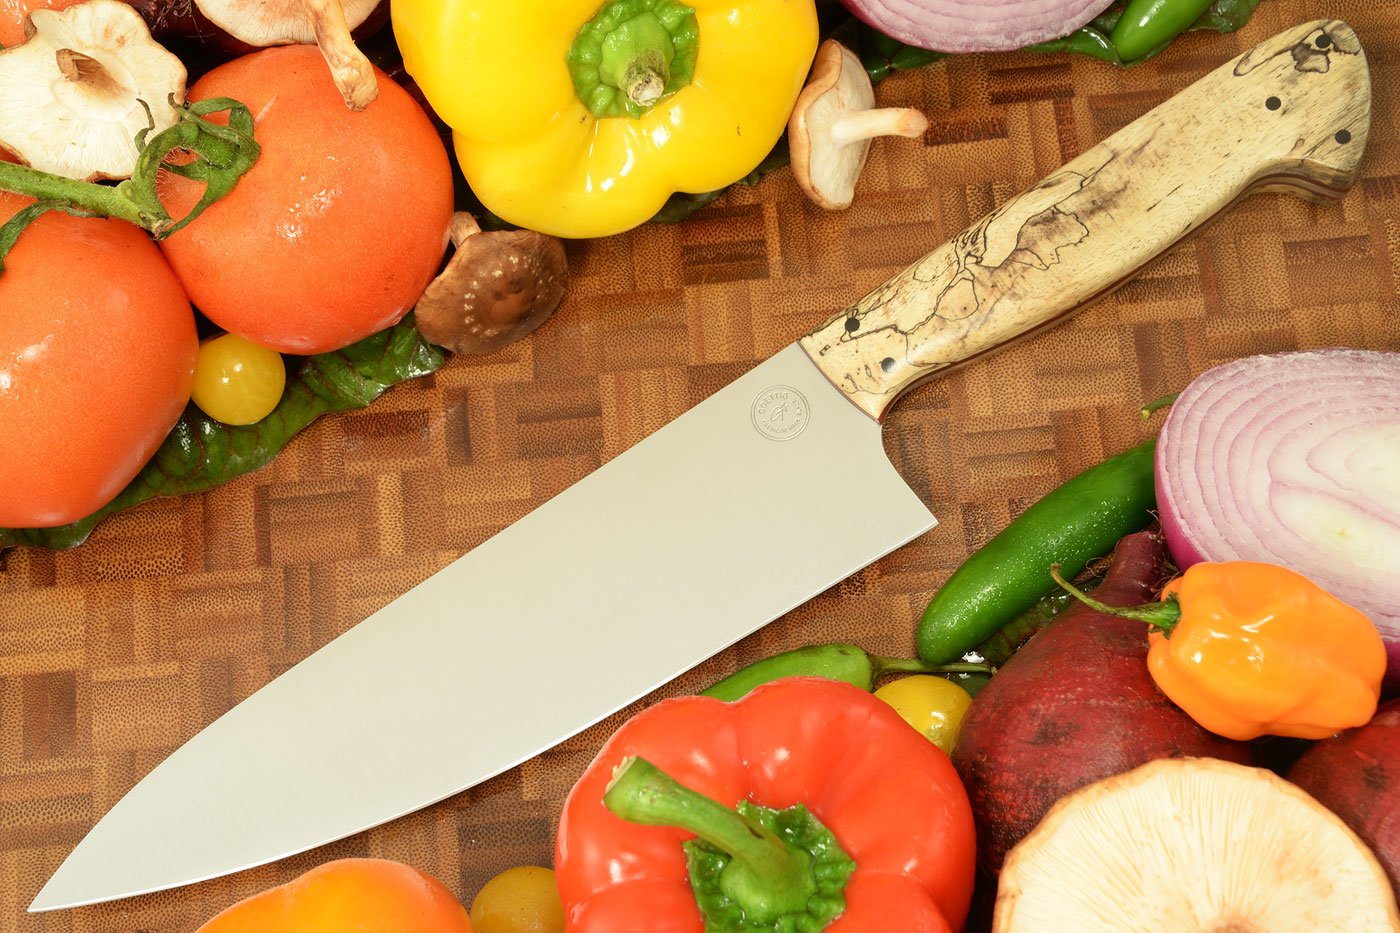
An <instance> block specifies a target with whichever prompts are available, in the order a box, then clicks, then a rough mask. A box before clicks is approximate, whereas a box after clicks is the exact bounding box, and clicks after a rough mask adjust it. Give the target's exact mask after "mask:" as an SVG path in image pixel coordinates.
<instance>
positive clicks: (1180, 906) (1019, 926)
mask: <svg viewBox="0 0 1400 933" xmlns="http://www.w3.org/2000/svg"><path fill="white" fill-rule="evenodd" d="M992 930H993V933H1110V931H1111V933H1122V931H1128V930H1132V931H1152V933H1395V931H1397V930H1400V915H1397V912H1396V903H1395V895H1394V894H1393V893H1392V891H1391V888H1390V882H1389V881H1388V880H1387V878H1386V875H1385V872H1384V871H1383V870H1382V869H1381V866H1380V863H1379V862H1378V861H1376V857H1375V856H1374V855H1373V854H1372V853H1371V851H1370V849H1368V848H1367V847H1366V845H1365V844H1364V843H1363V842H1362V841H1361V840H1360V839H1359V838H1358V837H1357V836H1356V834H1355V833H1353V832H1352V831H1351V830H1350V829H1348V828H1347V827H1346V826H1345V825H1344V824H1343V823H1342V821H1341V820H1340V819H1338V818H1337V817H1336V816H1335V815H1334V814H1333V813H1331V812H1330V811H1329V810H1327V809H1326V808H1325V807H1323V806H1322V805H1321V804H1320V803H1318V802H1317V801H1316V800H1314V799H1313V798H1312V797H1310V796H1308V795H1307V794H1306V793H1304V792H1303V791H1302V790H1301V789H1300V788H1298V787H1296V786H1294V785H1293V784H1290V783H1288V782H1287V781H1285V780H1283V779H1282V778H1280V777H1278V776H1276V775H1274V774H1273V773H1271V772H1269V771H1265V770H1263V769H1260V768H1247V767H1244V766H1243V765H1237V764H1231V763H1228V762H1224V761H1217V760H1215V759H1213V758H1195V759H1190V758H1188V759H1179V758H1178V759H1161V760H1158V761H1152V762H1149V763H1147V764H1145V765H1142V766H1141V767H1139V768H1136V769H1134V770H1132V771H1129V772H1127V773H1126V774H1120V775H1117V776H1115V777H1111V778H1105V779H1104V780H1102V781H1098V782H1097V783H1094V784H1090V785H1088V786H1087V787H1084V788H1081V789H1080V790H1078V791H1075V792H1074V793H1072V794H1070V795H1069V796H1067V797H1064V798H1062V799H1061V800H1060V801H1059V802H1058V803H1056V804H1055V806H1053V807H1052V808H1051V809H1050V812H1048V813H1047V814H1046V815H1045V818H1044V819H1043V820H1041V822H1040V823H1039V824H1038V825H1037V826H1036V828H1035V829H1034V830H1032V831H1031V833H1030V835H1028V836H1026V838H1025V839H1023V840H1021V842H1020V843H1019V844H1018V845H1017V846H1016V848H1014V849H1012V850H1011V854H1010V855H1009V856H1007V859H1006V864H1005V865H1004V867H1003V868H1002V871H1001V876H1000V879H999V886H998V888H997V900H996V911H995V915H994V917H993V921H992Z"/></svg>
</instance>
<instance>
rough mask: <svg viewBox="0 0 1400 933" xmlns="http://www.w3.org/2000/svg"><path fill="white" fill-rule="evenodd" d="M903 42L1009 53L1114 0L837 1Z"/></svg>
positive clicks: (1067, 29)
mask: <svg viewBox="0 0 1400 933" xmlns="http://www.w3.org/2000/svg"><path fill="white" fill-rule="evenodd" d="M841 2H842V3H844V4H845V5H846V8H847V9H849V10H850V11H851V12H852V13H854V14H855V15H856V16H858V17H859V18H860V19H863V20H865V21H866V22H867V23H869V24H870V25H871V26H874V27H875V28H876V29H878V30H880V32H883V33H884V34H885V35H887V36H891V37H892V38H895V39H898V40H899V41H900V42H903V43H904V44H906V45H914V46H918V47H919V48H924V49H937V50H938V51H940V52H1009V51H1011V50H1012V49H1019V48H1023V47H1025V46H1027V45H1034V44H1035V43H1037V42H1045V41H1047V40H1049V39H1058V38H1059V37H1061V36H1067V35H1069V34H1070V33H1072V32H1074V31H1075V30H1076V29H1078V28H1079V27H1080V26H1083V25H1085V24H1086V23H1088V22H1089V20H1091V19H1093V18H1094V17H1095V16H1098V15H1099V14H1100V13H1102V12H1103V11H1104V10H1106V9H1108V8H1109V7H1110V6H1112V5H1113V0H841Z"/></svg>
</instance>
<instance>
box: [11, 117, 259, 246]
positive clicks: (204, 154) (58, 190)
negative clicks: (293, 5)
mask: <svg viewBox="0 0 1400 933" xmlns="http://www.w3.org/2000/svg"><path fill="white" fill-rule="evenodd" d="M172 103H174V102H173V101H172ZM176 109H177V110H178V111H179V114H180V119H179V121H178V122H176V123H175V124H174V125H173V126H170V127H167V128H166V129H164V130H162V131H161V132H159V133H157V134H156V135H155V136H154V137H151V138H150V139H149V140H148V139H147V138H146V137H147V134H148V133H149V132H150V128H147V129H144V130H142V131H141V132H140V133H138V134H137V136H136V145H137V146H138V147H140V152H139V153H138V155H137V158H136V171H135V172H133V173H132V176H131V178H129V179H127V180H126V181H123V182H120V183H119V184H116V185H100V184H96V183H93V182H85V181H76V180H74V179H72V178H64V177H62V176H61V175H52V174H49V173H48V172H41V171H38V170H36V169H32V168H29V167H28V166H25V165H14V164H12V163H9V162H0V190H4V191H13V192H15V193H16V194H25V195H29V196H30V197H33V198H37V199H38V203H36V204H33V205H30V206H29V207H27V208H26V209H24V210H21V211H19V212H17V213H16V214H15V215H14V216H12V217H11V218H10V219H9V220H8V221H6V222H5V223H4V224H0V270H3V269H4V261H5V257H6V256H7V255H8V254H9V251H10V248H11V247H13V246H14V244H15V241H16V240H17V239H18V238H19V235H20V233H21V232H22V231H23V230H24V228H25V227H26V226H28V225H29V224H30V223H32V222H33V221H34V220H35V219H36V218H37V217H39V216H40V215H42V214H43V213H45V212H46V211H50V210H62V211H65V212H67V213H69V214H76V215H80V216H98V217H113V218H116V219H117V220H125V221H127V222H128V223H132V224H135V225H136V226H138V227H141V228H142V229H143V230H146V231H148V232H149V233H150V234H151V235H152V236H154V237H155V238H156V239H158V240H159V239H164V238H165V237H168V236H170V235H171V234H172V233H175V232H176V231H177V230H179V229H180V228H182V227H184V226H185V224H187V223H189V222H190V221H191V220H193V219H194V218H195V217H197V216H199V215H200V214H201V213H202V212H203V211H204V209H205V208H207V207H208V206H209V205H210V204H213V203H214V202H215V201H217V200H218V199H219V198H221V197H223V196H224V195H225V194H228V193H229V192H230V191H232V190H233V188H234V186H235V185H236V184H238V179H240V178H242V177H243V175H244V173H245V172H247V171H248V170H249V169H250V168H252V167H253V163H255V162H256V161H257V159H258V153H259V151H260V148H259V146H258V143H257V140H256V139H254V138H253V117H252V114H251V113H249V111H248V108H247V107H245V106H244V105H243V104H241V103H239V102H238V101H236V100H232V99H230V98H227V97H220V98H214V99H211V100H203V101H197V102H195V103H190V102H188V101H187V102H185V103H184V104H182V105H176ZM224 111H227V112H228V125H227V126H225V125H223V124H219V123H214V122H213V121H211V120H207V119H205V117H206V116H208V115H209V114H213V113H221V112H224ZM177 149H179V150H184V151H188V152H191V153H193V154H194V155H195V156H197V158H196V159H195V160H194V161H191V162H187V163H184V164H171V163H167V162H166V161H165V159H166V157H167V156H168V155H169V154H170V153H171V152H173V151H175V150H177ZM162 169H164V170H166V171H170V172H174V173H176V174H177V175H183V176H184V177H186V178H191V179H194V180H196V181H202V182H204V183H205V187H204V196H203V197H201V198H200V200H199V203H197V204H196V205H195V206H194V208H193V209H191V210H190V212H189V213H188V214H186V215H185V216H184V217H182V218H180V219H179V220H175V219H174V218H173V217H171V216H170V214H169V213H168V212H167V211H166V209H165V205H164V204H162V203H161V200H160V195H159V194H158V193H157V192H156V179H157V176H158V174H159V172H160V171H161V170H162Z"/></svg>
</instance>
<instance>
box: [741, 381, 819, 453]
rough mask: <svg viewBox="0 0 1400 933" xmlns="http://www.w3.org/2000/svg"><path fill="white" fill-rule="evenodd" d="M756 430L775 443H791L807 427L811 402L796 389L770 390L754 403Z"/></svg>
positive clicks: (781, 387) (764, 392) (782, 387)
mask: <svg viewBox="0 0 1400 933" xmlns="http://www.w3.org/2000/svg"><path fill="white" fill-rule="evenodd" d="M751 413H752V415H753V426H754V427H756V428H758V433H759V434H762V435H763V436H764V437H766V438H769V439H770V440H775V441H790V440H792V439H793V438H794V437H796V436H797V435H799V434H801V433H802V429H803V428H805V427H807V419H808V409H807V399H806V398H805V397H804V396H803V395H802V393H801V392H799V391H797V390H796V389H794V388H793V387H792V386H769V387H768V388H766V389H764V390H763V391H762V392H760V393H758V398H756V399H754V400H753V408H752V409H751Z"/></svg>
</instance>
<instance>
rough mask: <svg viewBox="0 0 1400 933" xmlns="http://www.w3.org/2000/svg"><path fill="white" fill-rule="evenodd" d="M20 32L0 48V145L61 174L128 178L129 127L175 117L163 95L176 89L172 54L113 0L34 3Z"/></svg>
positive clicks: (181, 87) (179, 67)
mask: <svg viewBox="0 0 1400 933" xmlns="http://www.w3.org/2000/svg"><path fill="white" fill-rule="evenodd" d="M25 33H26V35H27V36H28V38H27V39H26V40H25V41H24V42H22V43H20V44H19V45H16V46H11V47H10V48H8V49H5V50H4V51H3V52H0V146H3V147H4V148H5V149H7V150H9V151H10V152H12V153H14V155H16V156H18V157H19V158H20V160H22V161H23V162H24V163H26V164H27V165H29V166H31V167H33V168H36V169H38V170H40V171H43V172H51V173H53V174H55V175H63V176H64V177H66V178H76V179H79V180H80V181H96V180H98V179H102V178H129V177H130V176H131V173H132V171H133V170H134V169H135V168H136V154H137V149H136V134H137V133H138V132H139V131H140V130H141V129H143V128H146V127H150V126H152V124H154V126H153V128H152V130H151V131H152V133H157V132H160V131H161V130H163V129H165V128H166V127H169V126H171V125H173V124H174V123H175V122H176V120H177V119H178V118H179V117H178V114H177V113H176V111H175V107H174V106H173V104H172V102H175V103H178V102H179V101H181V100H183V98H184V96H185V76H186V75H185V66H184V65H183V64H181V63H180V59H179V58H177V57H175V56H174V55H172V54H171V53H170V52H168V51H166V49H165V47H164V46H162V45H161V44H160V43H158V42H156V41H155V40H154V39H152V38H151V32H150V30H149V29H147V28H146V23H145V21H144V20H143V19H142V18H141V16H140V15H139V14H138V13H137V12H136V11H135V10H133V9H132V8H131V7H130V6H128V5H127V4H125V3H121V2H119V0H87V2H86V3H80V4H78V5H77V6H72V7H69V8H68V9H66V10H64V11H62V12H55V11H53V10H47V9H39V10H34V11H33V12H31V13H30V14H29V17H28V19H27V20H26V21H25ZM143 102H144V104H145V106H142V104H143ZM148 108H149V112H148Z"/></svg>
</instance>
